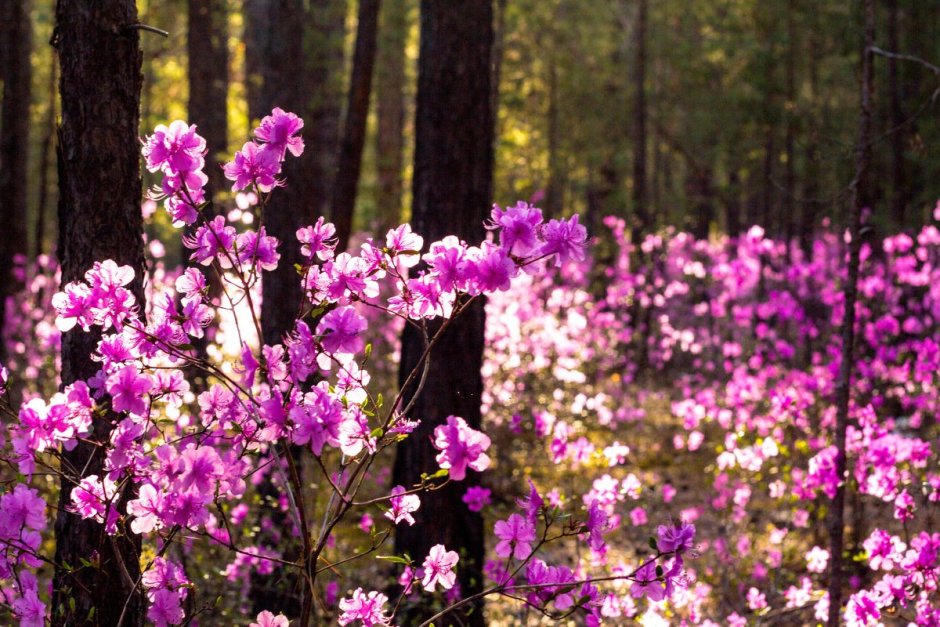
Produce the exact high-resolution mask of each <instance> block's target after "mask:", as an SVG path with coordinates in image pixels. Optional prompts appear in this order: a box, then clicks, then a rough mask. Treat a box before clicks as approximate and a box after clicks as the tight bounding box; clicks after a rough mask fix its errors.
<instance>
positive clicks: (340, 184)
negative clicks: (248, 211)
mask: <svg viewBox="0 0 940 627" xmlns="http://www.w3.org/2000/svg"><path fill="white" fill-rule="evenodd" d="M379 7H380V2H379V0H359V24H358V25H357V26H356V49H355V51H354V53H353V66H352V77H351V78H350V80H349V95H348V97H347V104H346V120H345V124H344V128H343V143H342V145H341V147H340V153H339V164H338V165H339V170H338V171H337V173H336V181H335V182H334V183H333V202H332V203H331V204H332V206H331V208H330V217H331V220H332V222H333V224H334V225H335V226H336V240H337V244H336V250H337V252H341V251H343V250H346V246H347V244H348V243H349V236H350V234H351V233H352V221H353V210H354V209H355V207H356V188H357V187H358V186H359V172H360V170H361V169H362V147H363V146H364V145H365V142H366V122H367V121H368V117H369V96H370V95H371V94H372V70H373V68H374V66H375V50H376V42H377V35H378V29H379Z"/></svg>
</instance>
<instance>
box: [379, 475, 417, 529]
mask: <svg viewBox="0 0 940 627" xmlns="http://www.w3.org/2000/svg"><path fill="white" fill-rule="evenodd" d="M405 492H406V490H405V487H404V486H400V485H397V486H395V487H394V488H392V498H391V499H389V501H390V502H391V504H392V509H390V510H389V511H387V512H385V517H386V518H388V519H389V520H391V521H392V522H393V523H395V524H396V525H397V524H398V523H400V522H401V521H405V522H407V523H408V524H409V525H414V524H415V519H414V516H412V515H411V514H412V512H416V511H418V508H419V507H421V499H420V498H419V497H418V495H417V494H405Z"/></svg>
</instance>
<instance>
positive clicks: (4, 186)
mask: <svg viewBox="0 0 940 627" xmlns="http://www.w3.org/2000/svg"><path fill="white" fill-rule="evenodd" d="M29 10H30V2H29V0H4V1H3V3H2V6H0V80H2V81H3V112H2V117H0V233H2V237H0V328H2V327H3V320H4V317H5V315H6V299H7V296H10V295H12V294H13V293H15V292H16V290H17V289H18V285H17V282H16V281H14V280H13V277H12V276H11V273H12V270H13V258H14V257H15V256H16V255H22V254H25V253H26V242H27V239H26V183H27V176H26V173H27V164H28V161H29V159H28V157H29V103H30V80H31V74H32V71H31V70H32V66H31V64H30V59H29V54H30V50H31V48H32V30H31V28H32V26H31V24H30V21H29ZM5 360H6V346H5V344H4V343H3V342H0V364H2V363H3V362H4V361H5Z"/></svg>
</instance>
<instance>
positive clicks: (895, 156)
mask: <svg viewBox="0 0 940 627" xmlns="http://www.w3.org/2000/svg"><path fill="white" fill-rule="evenodd" d="M898 13H899V9H898V0H888V50H889V51H890V52H900V51H901V49H900V42H899V39H900V38H899V36H898V35H899V33H898ZM887 64H888V97H889V100H888V105H889V114H888V116H889V117H888V120H889V122H888V124H889V128H890V130H891V217H892V219H894V220H895V221H896V222H897V223H898V224H899V225H900V226H901V228H904V223H905V221H906V218H907V201H908V196H907V193H908V192H907V189H906V186H905V184H904V132H905V130H906V129H905V128H904V127H903V124H904V112H903V110H902V108H901V98H902V94H901V82H900V80H899V76H898V61H897V59H890V58H889V59H888V60H887Z"/></svg>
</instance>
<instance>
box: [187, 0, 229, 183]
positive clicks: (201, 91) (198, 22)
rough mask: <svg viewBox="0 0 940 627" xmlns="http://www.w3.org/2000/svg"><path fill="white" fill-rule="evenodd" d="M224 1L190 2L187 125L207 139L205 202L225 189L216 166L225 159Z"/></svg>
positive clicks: (200, 0)
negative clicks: (195, 128) (194, 126)
mask: <svg viewBox="0 0 940 627" xmlns="http://www.w3.org/2000/svg"><path fill="white" fill-rule="evenodd" d="M227 5H228V2H227V0H189V4H188V8H189V35H188V36H187V38H186V50H187V53H188V58H189V122H190V124H196V125H197V126H198V127H199V134H200V135H202V136H203V137H204V138H205V139H206V145H207V147H208V148H209V154H208V155H207V156H206V175H207V176H208V177H209V182H208V184H207V185H206V199H207V200H209V201H215V199H216V195H217V194H218V193H219V192H220V191H222V190H224V189H225V187H226V182H225V175H224V174H223V172H222V168H220V167H219V164H220V163H222V162H224V161H226V160H228V154H227V153H228V107H227V106H226V104H227V97H228V82H229V71H228V11H227V10H226V7H227Z"/></svg>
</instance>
